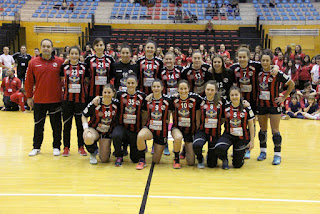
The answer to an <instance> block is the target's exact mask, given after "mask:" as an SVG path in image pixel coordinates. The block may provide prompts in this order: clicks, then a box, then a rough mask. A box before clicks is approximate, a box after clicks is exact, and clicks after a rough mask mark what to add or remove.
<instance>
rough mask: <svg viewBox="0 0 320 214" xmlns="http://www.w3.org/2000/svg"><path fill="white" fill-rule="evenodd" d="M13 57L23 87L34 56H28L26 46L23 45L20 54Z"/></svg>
mask: <svg viewBox="0 0 320 214" xmlns="http://www.w3.org/2000/svg"><path fill="white" fill-rule="evenodd" d="M12 57H13V59H14V60H15V61H16V64H17V74H18V78H19V79H20V81H21V84H22V85H23V84H24V80H25V77H26V71H27V68H28V63H29V61H30V60H31V58H32V56H31V55H30V54H27V48H26V46H25V45H22V46H21V48H20V52H17V53H15V54H13V55H12Z"/></svg>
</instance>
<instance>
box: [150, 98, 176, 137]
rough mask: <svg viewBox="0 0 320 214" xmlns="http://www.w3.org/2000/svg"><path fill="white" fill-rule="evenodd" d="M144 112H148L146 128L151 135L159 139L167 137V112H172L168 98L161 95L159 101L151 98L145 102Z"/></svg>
mask: <svg viewBox="0 0 320 214" xmlns="http://www.w3.org/2000/svg"><path fill="white" fill-rule="evenodd" d="M145 110H146V111H147V112H148V119H147V124H146V126H147V127H148V128H149V129H150V131H151V132H152V133H153V135H156V136H160V137H165V138H166V137H167V136H168V124H169V119H170V118H169V117H170V115H169V111H170V110H172V104H171V100H170V98H169V97H167V96H166V95H163V96H162V97H161V98H160V99H158V100H156V99H155V98H152V99H151V100H150V101H148V102H147V105H146V106H145Z"/></svg>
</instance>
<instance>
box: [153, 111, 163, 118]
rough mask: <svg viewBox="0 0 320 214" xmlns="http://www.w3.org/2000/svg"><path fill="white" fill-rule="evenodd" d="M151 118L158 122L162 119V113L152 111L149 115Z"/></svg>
mask: <svg viewBox="0 0 320 214" xmlns="http://www.w3.org/2000/svg"><path fill="white" fill-rule="evenodd" d="M151 117H152V119H154V120H159V119H161V117H162V113H161V112H160V111H154V112H152V113H151Z"/></svg>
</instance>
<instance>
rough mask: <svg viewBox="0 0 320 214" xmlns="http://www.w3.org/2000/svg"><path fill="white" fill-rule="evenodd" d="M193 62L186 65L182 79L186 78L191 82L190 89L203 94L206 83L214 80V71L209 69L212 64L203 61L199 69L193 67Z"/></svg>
mask: <svg viewBox="0 0 320 214" xmlns="http://www.w3.org/2000/svg"><path fill="white" fill-rule="evenodd" d="M192 65H193V63H191V64H190V65H188V66H186V67H184V68H183V69H182V71H181V79H185V80H187V81H188V82H189V84H190V91H192V92H194V93H196V94H199V95H203V93H204V87H205V83H206V82H207V81H209V80H212V78H213V76H212V73H211V72H210V71H209V69H210V67H211V66H210V65H209V64H207V63H203V64H202V65H201V67H200V69H199V70H196V69H193V68H192Z"/></svg>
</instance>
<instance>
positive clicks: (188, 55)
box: [186, 47, 193, 65]
mask: <svg viewBox="0 0 320 214" xmlns="http://www.w3.org/2000/svg"><path fill="white" fill-rule="evenodd" d="M192 53H193V49H192V47H189V49H188V53H187V56H186V61H187V65H190V64H191V63H192Z"/></svg>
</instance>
